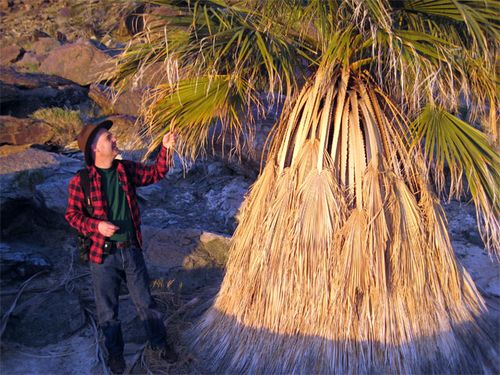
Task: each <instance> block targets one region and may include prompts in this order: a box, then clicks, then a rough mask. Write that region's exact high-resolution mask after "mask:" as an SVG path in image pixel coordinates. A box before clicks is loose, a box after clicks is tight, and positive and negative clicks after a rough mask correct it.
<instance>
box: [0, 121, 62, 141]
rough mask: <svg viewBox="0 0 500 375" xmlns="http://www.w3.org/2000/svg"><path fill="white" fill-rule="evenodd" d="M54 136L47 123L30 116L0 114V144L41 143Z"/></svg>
mask: <svg viewBox="0 0 500 375" xmlns="http://www.w3.org/2000/svg"><path fill="white" fill-rule="evenodd" d="M53 137H54V131H53V130H52V128H51V127H50V125H48V124H47V123H45V122H43V121H40V120H35V119H31V118H17V117H12V116H0V144H2V143H8V144H13V145H21V144H28V143H29V144H31V143H38V144H43V143H46V142H48V141H50V140H51V139H52V138H53Z"/></svg>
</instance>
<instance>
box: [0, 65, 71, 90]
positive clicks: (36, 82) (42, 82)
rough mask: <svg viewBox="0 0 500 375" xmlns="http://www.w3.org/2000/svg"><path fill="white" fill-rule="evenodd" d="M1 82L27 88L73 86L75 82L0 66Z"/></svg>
mask: <svg viewBox="0 0 500 375" xmlns="http://www.w3.org/2000/svg"><path fill="white" fill-rule="evenodd" d="M0 82H1V83H3V84H5V85H12V86H16V87H22V88H26V89H35V88H42V87H47V86H48V87H52V88H60V87H61V86H72V85H74V83H73V82H71V81H69V80H67V79H64V78H61V77H54V76H50V75H45V74H30V73H18V72H16V71H15V70H14V69H12V68H0Z"/></svg>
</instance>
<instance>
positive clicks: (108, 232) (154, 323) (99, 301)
mask: <svg viewBox="0 0 500 375" xmlns="http://www.w3.org/2000/svg"><path fill="white" fill-rule="evenodd" d="M112 125H113V123H112V122H111V121H109V120H107V121H101V122H98V123H95V124H92V125H86V126H85V127H84V128H83V130H82V131H81V133H80V134H79V136H78V146H79V148H80V149H81V150H82V152H83V154H84V158H85V163H86V165H87V171H88V181H89V185H90V186H89V195H90V202H91V206H92V214H91V215H89V214H88V213H87V210H86V206H85V200H84V199H85V198H86V197H85V196H84V192H83V190H82V185H81V173H78V174H77V175H75V177H73V178H72V180H71V181H70V184H69V196H68V208H67V210H66V215H65V217H66V220H67V221H68V222H69V224H70V225H71V226H72V227H73V228H75V229H77V230H78V231H79V232H80V233H82V234H83V235H85V236H88V237H90V239H91V242H92V244H91V247H90V253H89V261H90V271H91V275H92V282H93V287H94V294H95V302H96V309H97V319H98V322H99V326H100V328H101V330H102V332H103V334H104V344H105V346H106V349H107V351H108V366H109V368H110V370H111V371H112V372H113V373H117V374H121V373H123V371H124V370H125V367H126V366H125V360H124V358H123V347H124V343H123V337H122V330H121V325H120V321H119V319H118V297H119V291H120V284H121V281H122V280H124V281H126V283H127V287H128V290H129V292H130V296H131V298H132V300H133V302H134V304H135V306H136V308H137V311H138V314H139V317H140V318H141V320H142V321H143V322H144V326H145V329H146V334H147V336H148V340H149V345H150V348H151V349H152V350H153V351H155V352H156V353H158V354H159V355H160V357H161V358H163V359H165V360H167V361H168V362H174V361H175V360H176V359H177V355H176V354H175V352H174V351H173V350H172V348H170V347H169V345H168V344H167V342H166V332H165V326H164V325H163V322H162V320H161V313H160V312H159V311H158V310H157V309H156V305H155V302H154V300H153V298H152V296H151V293H150V290H149V277H148V274H147V270H146V266H145V264H144V257H143V255H142V251H141V243H142V236H141V229H140V224H141V223H140V213H139V206H138V204H137V195H136V191H135V188H136V187H137V186H144V185H149V184H152V183H155V182H157V181H158V180H160V179H162V178H163V177H164V176H165V174H166V173H167V171H168V167H169V165H170V161H171V158H172V153H173V147H174V145H175V142H176V135H175V134H173V133H167V134H166V135H165V136H164V137H163V142H162V147H161V150H160V152H159V154H158V156H157V158H156V161H155V163H154V164H153V165H149V166H148V165H145V164H142V163H136V162H133V161H130V160H116V159H115V158H116V156H117V155H118V154H119V149H118V147H117V145H116V139H115V137H114V136H113V134H112V133H111V132H110V131H109V129H110V128H111V126H112Z"/></svg>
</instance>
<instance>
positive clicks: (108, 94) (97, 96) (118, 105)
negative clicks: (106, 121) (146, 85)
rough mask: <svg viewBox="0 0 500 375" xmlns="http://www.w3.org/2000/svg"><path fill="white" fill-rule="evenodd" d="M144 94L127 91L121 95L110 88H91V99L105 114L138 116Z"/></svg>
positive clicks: (93, 86) (96, 86)
mask: <svg viewBox="0 0 500 375" xmlns="http://www.w3.org/2000/svg"><path fill="white" fill-rule="evenodd" d="M141 97H142V93H141V91H140V90H139V89H137V90H126V91H124V92H122V93H120V94H119V95H117V94H115V93H114V92H113V91H112V90H111V89H110V88H109V87H106V86H104V85H99V84H94V85H91V86H90V90H89V98H91V99H92V100H93V101H94V102H95V103H97V105H98V106H99V107H100V108H101V110H102V112H103V114H106V115H111V114H125V115H131V116H137V115H138V114H139V107H140V104H141Z"/></svg>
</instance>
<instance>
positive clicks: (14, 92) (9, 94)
mask: <svg viewBox="0 0 500 375" xmlns="http://www.w3.org/2000/svg"><path fill="white" fill-rule="evenodd" d="M22 96H23V93H22V92H21V90H20V89H18V88H17V87H16V86H13V85H6V84H4V83H3V82H1V81H0V104H3V103H8V102H13V101H16V100H18V99H19V98H20V97H22ZM2 113H3V111H2Z"/></svg>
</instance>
